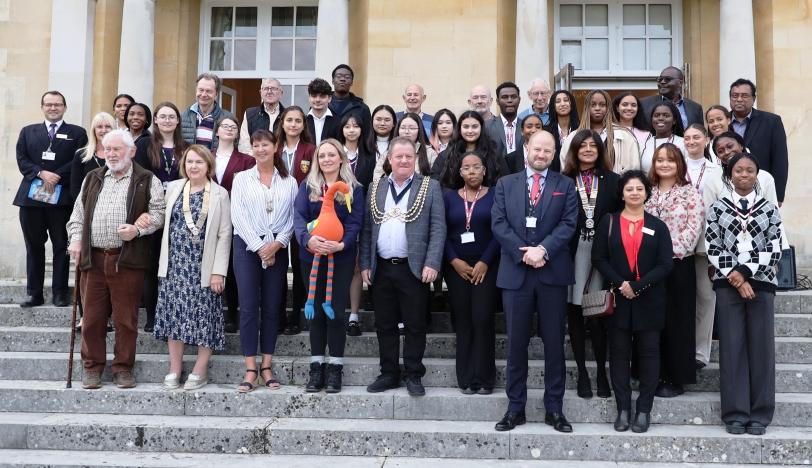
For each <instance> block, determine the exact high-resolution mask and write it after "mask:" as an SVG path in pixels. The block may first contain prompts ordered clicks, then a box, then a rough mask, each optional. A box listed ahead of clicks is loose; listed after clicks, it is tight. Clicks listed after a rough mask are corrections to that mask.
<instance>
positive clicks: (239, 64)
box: [234, 40, 257, 70]
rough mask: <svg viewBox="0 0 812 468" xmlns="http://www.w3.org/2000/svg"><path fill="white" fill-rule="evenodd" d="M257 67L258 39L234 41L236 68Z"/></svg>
mask: <svg viewBox="0 0 812 468" xmlns="http://www.w3.org/2000/svg"><path fill="white" fill-rule="evenodd" d="M256 69H257V41H253V40H251V41H247V40H242V41H234V70H256Z"/></svg>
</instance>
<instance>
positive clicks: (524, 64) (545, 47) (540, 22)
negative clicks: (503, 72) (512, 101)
mask: <svg viewBox="0 0 812 468" xmlns="http://www.w3.org/2000/svg"><path fill="white" fill-rule="evenodd" d="M552 75H553V73H552V70H551V69H550V41H549V40H548V36H547V0H517V2H516V73H515V77H514V79H515V82H516V84H517V85H519V87H520V88H521V89H523V90H524V89H527V87H528V86H529V85H530V81H531V80H533V78H542V79H545V80H547V81H550V79H551V77H552ZM550 87H551V88H552V89H555V85H553V84H551V85H550Z"/></svg>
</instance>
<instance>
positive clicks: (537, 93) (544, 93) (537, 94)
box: [530, 91, 553, 98]
mask: <svg viewBox="0 0 812 468" xmlns="http://www.w3.org/2000/svg"><path fill="white" fill-rule="evenodd" d="M551 94H553V93H551V92H550V91H534V92H532V93H530V97H534V98H537V97H543V96H549V95H551Z"/></svg>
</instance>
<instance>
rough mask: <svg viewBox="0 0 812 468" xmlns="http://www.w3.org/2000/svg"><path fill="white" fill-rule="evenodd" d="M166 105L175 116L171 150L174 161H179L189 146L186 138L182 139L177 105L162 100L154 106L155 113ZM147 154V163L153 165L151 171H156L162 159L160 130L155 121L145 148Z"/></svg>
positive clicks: (169, 168) (159, 167) (168, 168)
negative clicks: (175, 123) (147, 146)
mask: <svg viewBox="0 0 812 468" xmlns="http://www.w3.org/2000/svg"><path fill="white" fill-rule="evenodd" d="M164 107H167V108H169V109H172V111H173V112H174V113H175V117H176V118H177V119H178V120H177V123H178V124H177V126H175V131H173V132H172V152H173V153H174V159H175V161H180V160H181V158H182V157H183V153H184V151H186V148H187V147H188V146H189V144H188V143H186V140H184V139H183V132H182V130H181V127H182V125H181V122H180V111H179V110H178V107H177V106H176V105H175V104H173V103H171V102H169V101H164V102H162V103H160V104H158V105H157V106H155V113H156V114H157V113H158V112H159V111H160V110H161V109H162V108H164ZM147 156H149V163H150V164H151V165H152V167H153V171H158V170H160V169H161V159H163V140H162V139H161V132H160V130H158V123H157V122H156V123H155V124H154V125H153V127H152V136H150V138H149V148H148V149H147ZM166 169H167V170H171V169H172V168H171V167H167V168H166Z"/></svg>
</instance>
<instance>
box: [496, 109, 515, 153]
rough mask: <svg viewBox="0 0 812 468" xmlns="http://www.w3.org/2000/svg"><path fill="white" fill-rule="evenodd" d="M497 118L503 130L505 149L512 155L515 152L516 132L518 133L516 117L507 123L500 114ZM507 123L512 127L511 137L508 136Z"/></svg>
mask: <svg viewBox="0 0 812 468" xmlns="http://www.w3.org/2000/svg"><path fill="white" fill-rule="evenodd" d="M499 117H500V118H501V119H502V127H504V128H505V148H506V149H507V152H508V153H512V152H514V151H516V132H518V131H519V126H518V124H519V118H518V117H516V118H514V119H513V122H509V121H508V120H507V119H506V118H505V116H504V115H501V114H500V115H499ZM509 123H510V124H512V125H513V135H508V124H509ZM511 137H512V138H511Z"/></svg>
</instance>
